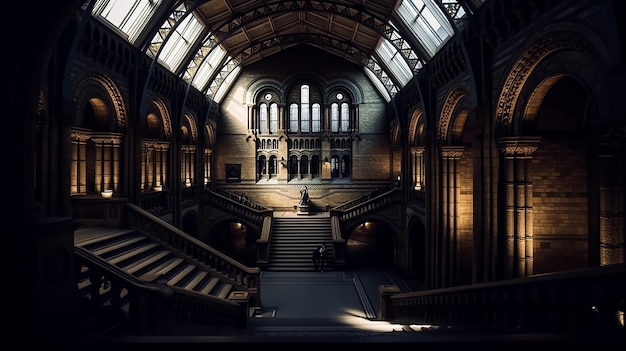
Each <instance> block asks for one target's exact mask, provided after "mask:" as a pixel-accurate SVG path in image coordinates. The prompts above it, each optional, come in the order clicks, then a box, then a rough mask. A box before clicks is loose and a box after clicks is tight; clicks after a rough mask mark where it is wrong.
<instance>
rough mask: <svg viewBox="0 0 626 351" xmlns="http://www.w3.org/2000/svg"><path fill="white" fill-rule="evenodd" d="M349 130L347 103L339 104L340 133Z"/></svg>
mask: <svg viewBox="0 0 626 351" xmlns="http://www.w3.org/2000/svg"><path fill="white" fill-rule="evenodd" d="M349 129H350V109H349V107H348V103H346V102H342V103H341V131H342V132H348V131H349Z"/></svg>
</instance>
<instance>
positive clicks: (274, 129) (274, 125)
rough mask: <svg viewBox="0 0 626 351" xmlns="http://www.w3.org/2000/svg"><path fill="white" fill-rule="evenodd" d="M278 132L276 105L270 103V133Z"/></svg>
mask: <svg viewBox="0 0 626 351" xmlns="http://www.w3.org/2000/svg"><path fill="white" fill-rule="evenodd" d="M276 132H278V104H277V103H275V102H272V104H270V133H272V134H275V133H276Z"/></svg>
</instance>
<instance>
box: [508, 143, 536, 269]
mask: <svg viewBox="0 0 626 351" xmlns="http://www.w3.org/2000/svg"><path fill="white" fill-rule="evenodd" d="M540 140H541V139H540V138H539V137H508V138H502V139H500V140H498V145H499V147H500V153H501V154H502V156H503V158H504V160H503V161H504V162H503V163H502V165H501V166H502V170H503V176H504V182H505V194H504V196H505V211H506V213H505V217H504V221H505V223H504V228H505V233H504V235H505V238H504V239H505V240H506V241H505V250H506V252H505V265H506V266H505V271H504V278H515V277H524V276H529V275H532V274H533V236H534V232H533V189H532V186H533V185H532V182H530V181H529V172H530V171H529V166H530V160H531V159H532V157H531V155H532V153H533V152H535V150H537V147H538V146H539V141H540Z"/></svg>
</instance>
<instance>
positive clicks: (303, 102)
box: [300, 85, 310, 133]
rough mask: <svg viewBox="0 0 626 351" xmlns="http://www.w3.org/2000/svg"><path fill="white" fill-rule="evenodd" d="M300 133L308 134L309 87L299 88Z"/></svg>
mask: <svg viewBox="0 0 626 351" xmlns="http://www.w3.org/2000/svg"><path fill="white" fill-rule="evenodd" d="M300 108H301V112H300V114H301V116H300V132H301V133H308V132H309V120H310V118H309V117H310V116H309V86H308V85H302V86H301V87H300Z"/></svg>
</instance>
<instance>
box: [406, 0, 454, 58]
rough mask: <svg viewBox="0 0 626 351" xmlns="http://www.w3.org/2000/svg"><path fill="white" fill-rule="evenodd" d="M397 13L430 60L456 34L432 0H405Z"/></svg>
mask: <svg viewBox="0 0 626 351" xmlns="http://www.w3.org/2000/svg"><path fill="white" fill-rule="evenodd" d="M396 11H397V13H398V17H399V18H400V19H401V20H402V21H403V22H404V24H405V26H406V27H407V28H408V29H409V30H410V31H411V34H413V36H414V37H415V39H416V40H417V41H418V42H419V43H420V44H421V45H422V47H423V48H424V50H426V52H427V53H428V54H429V55H430V57H429V59H430V58H431V57H433V56H434V55H435V54H436V53H437V51H438V50H439V48H441V46H442V45H443V43H444V42H445V41H446V40H447V39H448V38H450V37H451V36H452V35H453V34H454V29H453V28H452V24H450V22H449V21H448V19H447V18H446V15H445V14H444V13H443V12H442V11H441V9H440V8H439V6H438V5H437V4H435V3H433V1H432V0H423V1H422V0H403V1H402V2H400V4H399V5H398V8H397V10H396Z"/></svg>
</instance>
